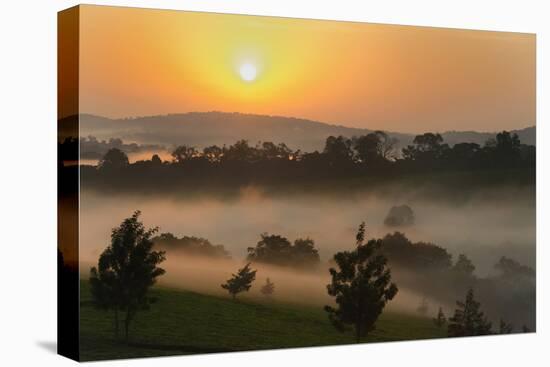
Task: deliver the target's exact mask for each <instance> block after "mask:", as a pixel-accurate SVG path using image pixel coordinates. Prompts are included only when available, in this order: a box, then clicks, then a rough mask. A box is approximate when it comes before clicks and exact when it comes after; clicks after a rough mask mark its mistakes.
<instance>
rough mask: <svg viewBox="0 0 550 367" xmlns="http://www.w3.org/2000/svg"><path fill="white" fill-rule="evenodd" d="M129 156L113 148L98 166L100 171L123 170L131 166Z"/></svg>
mask: <svg viewBox="0 0 550 367" xmlns="http://www.w3.org/2000/svg"><path fill="white" fill-rule="evenodd" d="M129 164H130V163H129V161H128V156H127V155H126V153H124V152H123V151H122V150H120V149H118V148H111V149H109V150H108V151H107V153H105V155H104V156H103V158H101V160H100V161H99V163H98V164H97V165H98V167H99V168H100V169H104V170H106V169H121V168H125V167H127V166H128V165H129Z"/></svg>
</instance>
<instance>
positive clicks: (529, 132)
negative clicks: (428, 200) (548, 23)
mask: <svg viewBox="0 0 550 367" xmlns="http://www.w3.org/2000/svg"><path fill="white" fill-rule="evenodd" d="M371 131H372V130H369V129H358V128H350V127H345V126H340V125H330V124H326V123H322V122H318V121H312V120H306V119H299V118H292V117H281V116H267V115H253V114H242V113H225V112H190V113H183V114H172V115H162V116H148V117H138V118H132V119H114V120H113V119H109V118H105V117H99V116H94V115H87V114H83V115H81V124H80V134H81V136H88V135H92V136H95V137H97V138H98V139H100V140H103V139H109V138H120V139H122V140H123V141H124V142H135V143H138V144H159V145H164V146H167V147H172V146H174V145H179V144H188V145H192V146H196V147H199V148H201V147H204V146H208V145H212V144H217V145H224V144H233V143H234V142H235V141H237V140H239V139H246V140H248V141H249V142H251V143H256V142H258V141H273V142H275V143H279V142H285V143H286V144H287V145H288V146H289V147H290V148H292V149H301V150H303V151H314V150H321V149H322V148H323V146H324V142H325V139H326V138H327V137H328V136H329V135H333V136H338V135H343V136H346V137H352V136H356V135H364V134H367V133H369V132H371ZM514 132H516V133H517V134H518V135H519V137H520V139H521V141H522V142H523V143H525V144H530V145H535V127H528V128H525V129H521V130H515V131H514ZM389 134H390V135H391V136H393V137H395V138H397V139H398V140H399V146H400V147H403V146H406V145H407V144H410V143H411V142H412V140H413V138H414V135H413V134H405V133H400V132H390V133H389ZM442 135H443V137H444V139H445V141H446V142H447V143H449V144H451V145H453V144H455V143H457V142H474V143H478V144H483V143H484V142H485V141H486V140H487V139H489V138H491V137H494V136H495V133H491V132H474V131H465V132H461V131H451V132H444V133H442Z"/></svg>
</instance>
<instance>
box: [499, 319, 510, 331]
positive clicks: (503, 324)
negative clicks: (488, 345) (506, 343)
mask: <svg viewBox="0 0 550 367" xmlns="http://www.w3.org/2000/svg"><path fill="white" fill-rule="evenodd" d="M513 331H514V326H513V325H512V324H508V323H507V322H506V321H504V320H503V319H500V324H499V328H498V333H499V334H511V333H512V332H513Z"/></svg>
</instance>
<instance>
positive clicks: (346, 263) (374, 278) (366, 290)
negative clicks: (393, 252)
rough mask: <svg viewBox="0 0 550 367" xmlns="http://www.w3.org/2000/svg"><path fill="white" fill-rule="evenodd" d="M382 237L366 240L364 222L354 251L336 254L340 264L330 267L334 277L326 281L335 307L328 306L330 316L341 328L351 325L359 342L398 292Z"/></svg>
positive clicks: (336, 325) (326, 308) (358, 233)
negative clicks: (384, 252) (380, 238)
mask: <svg viewBox="0 0 550 367" xmlns="http://www.w3.org/2000/svg"><path fill="white" fill-rule="evenodd" d="M380 247H381V241H380V240H370V241H367V242H366V243H365V223H361V225H360V226H359V230H358V232H357V236H356V248H355V249H354V250H353V251H343V252H338V253H337V254H335V255H334V261H335V263H336V266H337V268H331V269H330V275H331V277H332V281H331V283H330V284H329V285H327V291H328V293H329V295H331V296H332V297H334V298H335V302H336V307H332V306H325V310H326V311H327V312H328V315H329V319H330V321H331V322H332V323H333V325H334V326H335V327H336V328H337V329H338V330H341V331H343V330H345V329H346V328H348V327H349V326H352V327H353V329H354V332H355V339H356V341H357V342H359V341H360V340H361V337H363V336H365V335H367V334H368V333H369V332H370V331H372V330H373V329H374V326H375V322H376V320H377V319H378V317H379V316H380V314H381V313H382V310H383V309H384V307H385V306H386V303H387V302H388V301H390V300H391V299H393V297H395V295H396V294H397V286H396V285H395V284H394V283H392V282H391V272H390V269H389V268H388V266H387V261H386V258H385V257H384V255H381V254H380V253H379V251H378V250H379V249H380Z"/></svg>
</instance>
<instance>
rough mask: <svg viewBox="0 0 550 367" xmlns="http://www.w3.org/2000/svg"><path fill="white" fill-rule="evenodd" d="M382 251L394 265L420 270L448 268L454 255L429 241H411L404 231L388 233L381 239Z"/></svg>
mask: <svg viewBox="0 0 550 367" xmlns="http://www.w3.org/2000/svg"><path fill="white" fill-rule="evenodd" d="M380 244H381V246H380V251H381V253H382V254H384V255H385V256H386V257H387V258H388V261H389V263H390V264H391V265H392V266H398V267H400V268H402V269H409V270H413V271H420V272H430V271H440V270H447V269H449V268H450V266H451V264H452V256H451V254H449V253H448V252H447V250H445V249H444V248H443V247H440V246H437V245H435V244H433V243H427V242H416V243H413V242H411V241H410V240H409V239H408V238H407V237H406V236H405V235H404V234H403V233H401V232H394V233H391V234H387V235H386V236H385V237H383V238H382V239H381V240H380Z"/></svg>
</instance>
